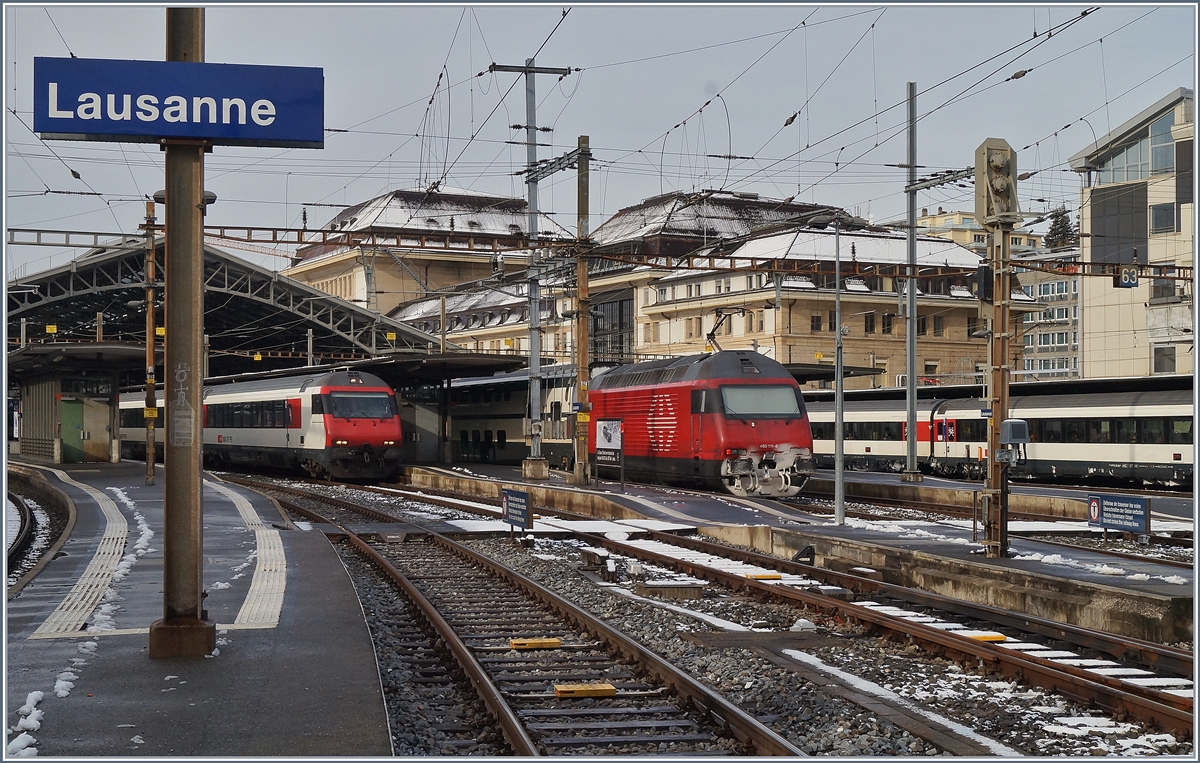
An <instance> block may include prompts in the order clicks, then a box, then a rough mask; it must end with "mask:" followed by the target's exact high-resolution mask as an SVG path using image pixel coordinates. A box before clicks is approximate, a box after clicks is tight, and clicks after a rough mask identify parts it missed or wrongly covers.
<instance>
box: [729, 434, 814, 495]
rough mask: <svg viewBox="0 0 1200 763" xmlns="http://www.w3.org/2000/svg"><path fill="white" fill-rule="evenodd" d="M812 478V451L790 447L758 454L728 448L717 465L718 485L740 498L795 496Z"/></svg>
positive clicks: (749, 450) (775, 447)
mask: <svg viewBox="0 0 1200 763" xmlns="http://www.w3.org/2000/svg"><path fill="white" fill-rule="evenodd" d="M812 475H813V456H812V448H805V447H799V446H793V445H778V446H774V447H773V448H771V447H768V448H763V449H761V450H759V449H750V448H745V449H738V448H731V449H727V450H726V453H725V460H724V461H723V462H722V463H721V482H722V484H724V486H725V488H726V489H727V490H728V491H729V492H731V493H733V494H734V495H737V496H741V497H743V498H753V497H758V498H787V497H790V496H794V495H798V494H799V493H800V491H801V490H802V489H803V488H804V485H805V483H806V482H808V478H809V477H811V476H812Z"/></svg>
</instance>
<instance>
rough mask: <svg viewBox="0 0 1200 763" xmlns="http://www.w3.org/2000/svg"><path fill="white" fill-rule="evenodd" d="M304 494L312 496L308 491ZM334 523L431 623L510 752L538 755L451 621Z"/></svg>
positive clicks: (311, 514) (314, 516) (312, 515)
mask: <svg viewBox="0 0 1200 763" xmlns="http://www.w3.org/2000/svg"><path fill="white" fill-rule="evenodd" d="M286 491H287V492H289V493H300V494H303V491H299V490H295V489H294V488H287V489H286ZM305 495H306V496H308V497H311V494H305ZM276 500H279V499H276ZM320 500H323V501H328V502H330V503H333V504H335V505H340V508H344V509H351V510H355V511H368V512H371V513H372V514H376V513H378V512H374V511H372V510H370V509H366V508H365V507H363V506H356V505H355V504H348V503H347V502H345V501H340V500H338V499H336V498H325V497H324V496H321V497H320ZM279 503H280V505H281V506H283V507H284V508H285V509H287V510H288V511H293V512H295V513H297V514H299V515H301V516H304V517H308V518H309V519H311V520H312V521H314V522H323V523H329V520H328V519H327V518H326V517H323V516H321V515H320V514H319V513H317V512H315V511H313V510H311V509H306V508H304V507H303V506H298V505H296V504H294V503H292V502H291V501H279ZM390 519H391V521H393V522H395V521H398V520H396V518H395V517H391V518H390ZM335 526H336V527H337V528H338V529H339V530H341V531H342V532H343V533H345V535H346V538H347V539H348V540H349V541H350V544H351V545H352V546H353V547H354V549H355V550H356V551H358V552H359V553H360V554H362V555H363V556H364V557H365V558H366V559H367V560H368V561H369V562H371V564H373V565H375V567H377V568H378V569H379V570H380V571H381V572H383V574H385V575H387V576H388V577H389V578H390V579H391V580H392V582H393V583H394V584H395V585H396V586H398V587H399V588H400V589H401V590H402V591H404V594H405V595H406V596H407V597H408V598H409V600H411V601H412V603H413V605H414V606H415V607H416V608H417V609H418V610H419V611H420V612H421V615H422V616H423V617H424V618H425V619H426V621H427V622H428V623H429V624H430V626H431V627H433V629H434V630H436V631H437V633H438V636H439V637H440V638H441V639H442V640H443V641H444V642H445V644H446V648H447V649H449V650H450V653H451V654H452V655H454V659H455V660H456V661H457V662H458V664H459V666H460V667H461V668H462V669H463V672H464V673H466V674H467V678H468V680H470V682H471V686H473V687H474V688H475V691H476V693H477V694H478V695H479V698H480V699H481V700H483V703H484V705H485V706H486V707H487V709H488V711H489V712H490V713H491V714H492V717H493V718H495V719H496V723H497V724H498V725H499V726H500V730H501V733H503V735H504V739H505V741H507V742H508V744H509V745H510V746H511V747H512V749H513V753H514V754H516V755H525V756H538V755H541V753H540V752H539V751H538V748H537V745H536V744H535V743H534V741H533V740H532V739H531V738H530V737H529V734H528V733H527V732H526V731H525V727H524V725H522V723H521V721H520V718H519V717H518V716H517V713H516V711H514V710H513V709H512V708H511V707H510V706H509V704H508V702H506V701H505V700H504V697H503V696H502V695H501V694H500V692H499V690H498V689H497V688H496V686H495V684H493V683H492V681H491V679H490V678H489V677H488V674H487V670H486V669H485V668H484V667H483V666H482V665H480V664H479V661H478V660H476V659H475V655H474V654H472V653H471V650H470V648H469V647H467V645H466V644H464V643H463V641H462V639H461V638H459V636H458V634H457V633H455V632H454V629H453V628H451V627H450V623H448V622H446V619H445V618H444V617H442V615H441V614H440V613H439V612H438V611H437V608H436V607H434V606H433V604H432V603H430V601H429V600H428V599H426V598H425V595H424V594H422V593H421V592H420V591H419V590H418V589H417V587H416V586H414V585H413V584H412V582H411V581H409V579H408V578H406V577H405V576H404V574H403V573H401V572H400V571H399V570H397V569H396V568H395V567H394V566H392V564H391V563H390V562H389V561H388V560H386V559H384V558H383V557H382V556H380V554H379V552H377V551H376V550H375V549H373V548H371V546H370V544H368V543H367V542H366V541H364V540H363V539H362V538H360V537H358V535H356V534H355V533H353V532H351V531H350V530H347V529H346V528H345V527H342V526H341V525H335Z"/></svg>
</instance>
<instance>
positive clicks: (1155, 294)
mask: <svg viewBox="0 0 1200 763" xmlns="http://www.w3.org/2000/svg"><path fill="white" fill-rule="evenodd" d="M1163 275H1175V268H1163ZM1174 296H1175V281H1174V280H1173V279H1168V278H1155V279H1154V280H1153V281H1151V282H1150V299H1169V298H1171V297H1174Z"/></svg>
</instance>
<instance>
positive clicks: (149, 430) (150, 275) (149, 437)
mask: <svg viewBox="0 0 1200 763" xmlns="http://www.w3.org/2000/svg"><path fill="white" fill-rule="evenodd" d="M155 219H156V218H155V215H154V202H153V201H147V202H146V408H145V411H144V413H145V414H146V484H147V485H153V484H154V461H155V458H156V454H157V450H158V449H157V446H156V443H155V437H154V425H155V424H156V423H157V422H156V418H157V416H158V400H157V396H156V395H155V391H154V382H155V379H154V365H155V360H156V359H155V357H154V345H155V341H154V228H153V227H152V226H153V225H154V221H155Z"/></svg>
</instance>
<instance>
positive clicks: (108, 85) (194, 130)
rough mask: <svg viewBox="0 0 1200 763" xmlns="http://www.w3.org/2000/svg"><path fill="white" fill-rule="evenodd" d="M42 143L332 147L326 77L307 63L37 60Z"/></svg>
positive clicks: (37, 126) (35, 123)
mask: <svg viewBox="0 0 1200 763" xmlns="http://www.w3.org/2000/svg"><path fill="white" fill-rule="evenodd" d="M33 87H34V92H33V107H34V116H33V129H34V132H36V133H38V134H39V135H40V136H41V137H42V138H57V139H60V140H95V141H113V142H124V143H153V142H157V141H158V140H160V139H172V138H182V139H191V140H204V141H208V142H210V143H212V144H214V145H224V146H281V147H288V148H323V147H324V145H325V75H324V71H323V70H322V69H317V68H310V67H298V66H248V65H243V64H207V63H186V62H181V61H116V60H108V59H88V58H34V59H33Z"/></svg>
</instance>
